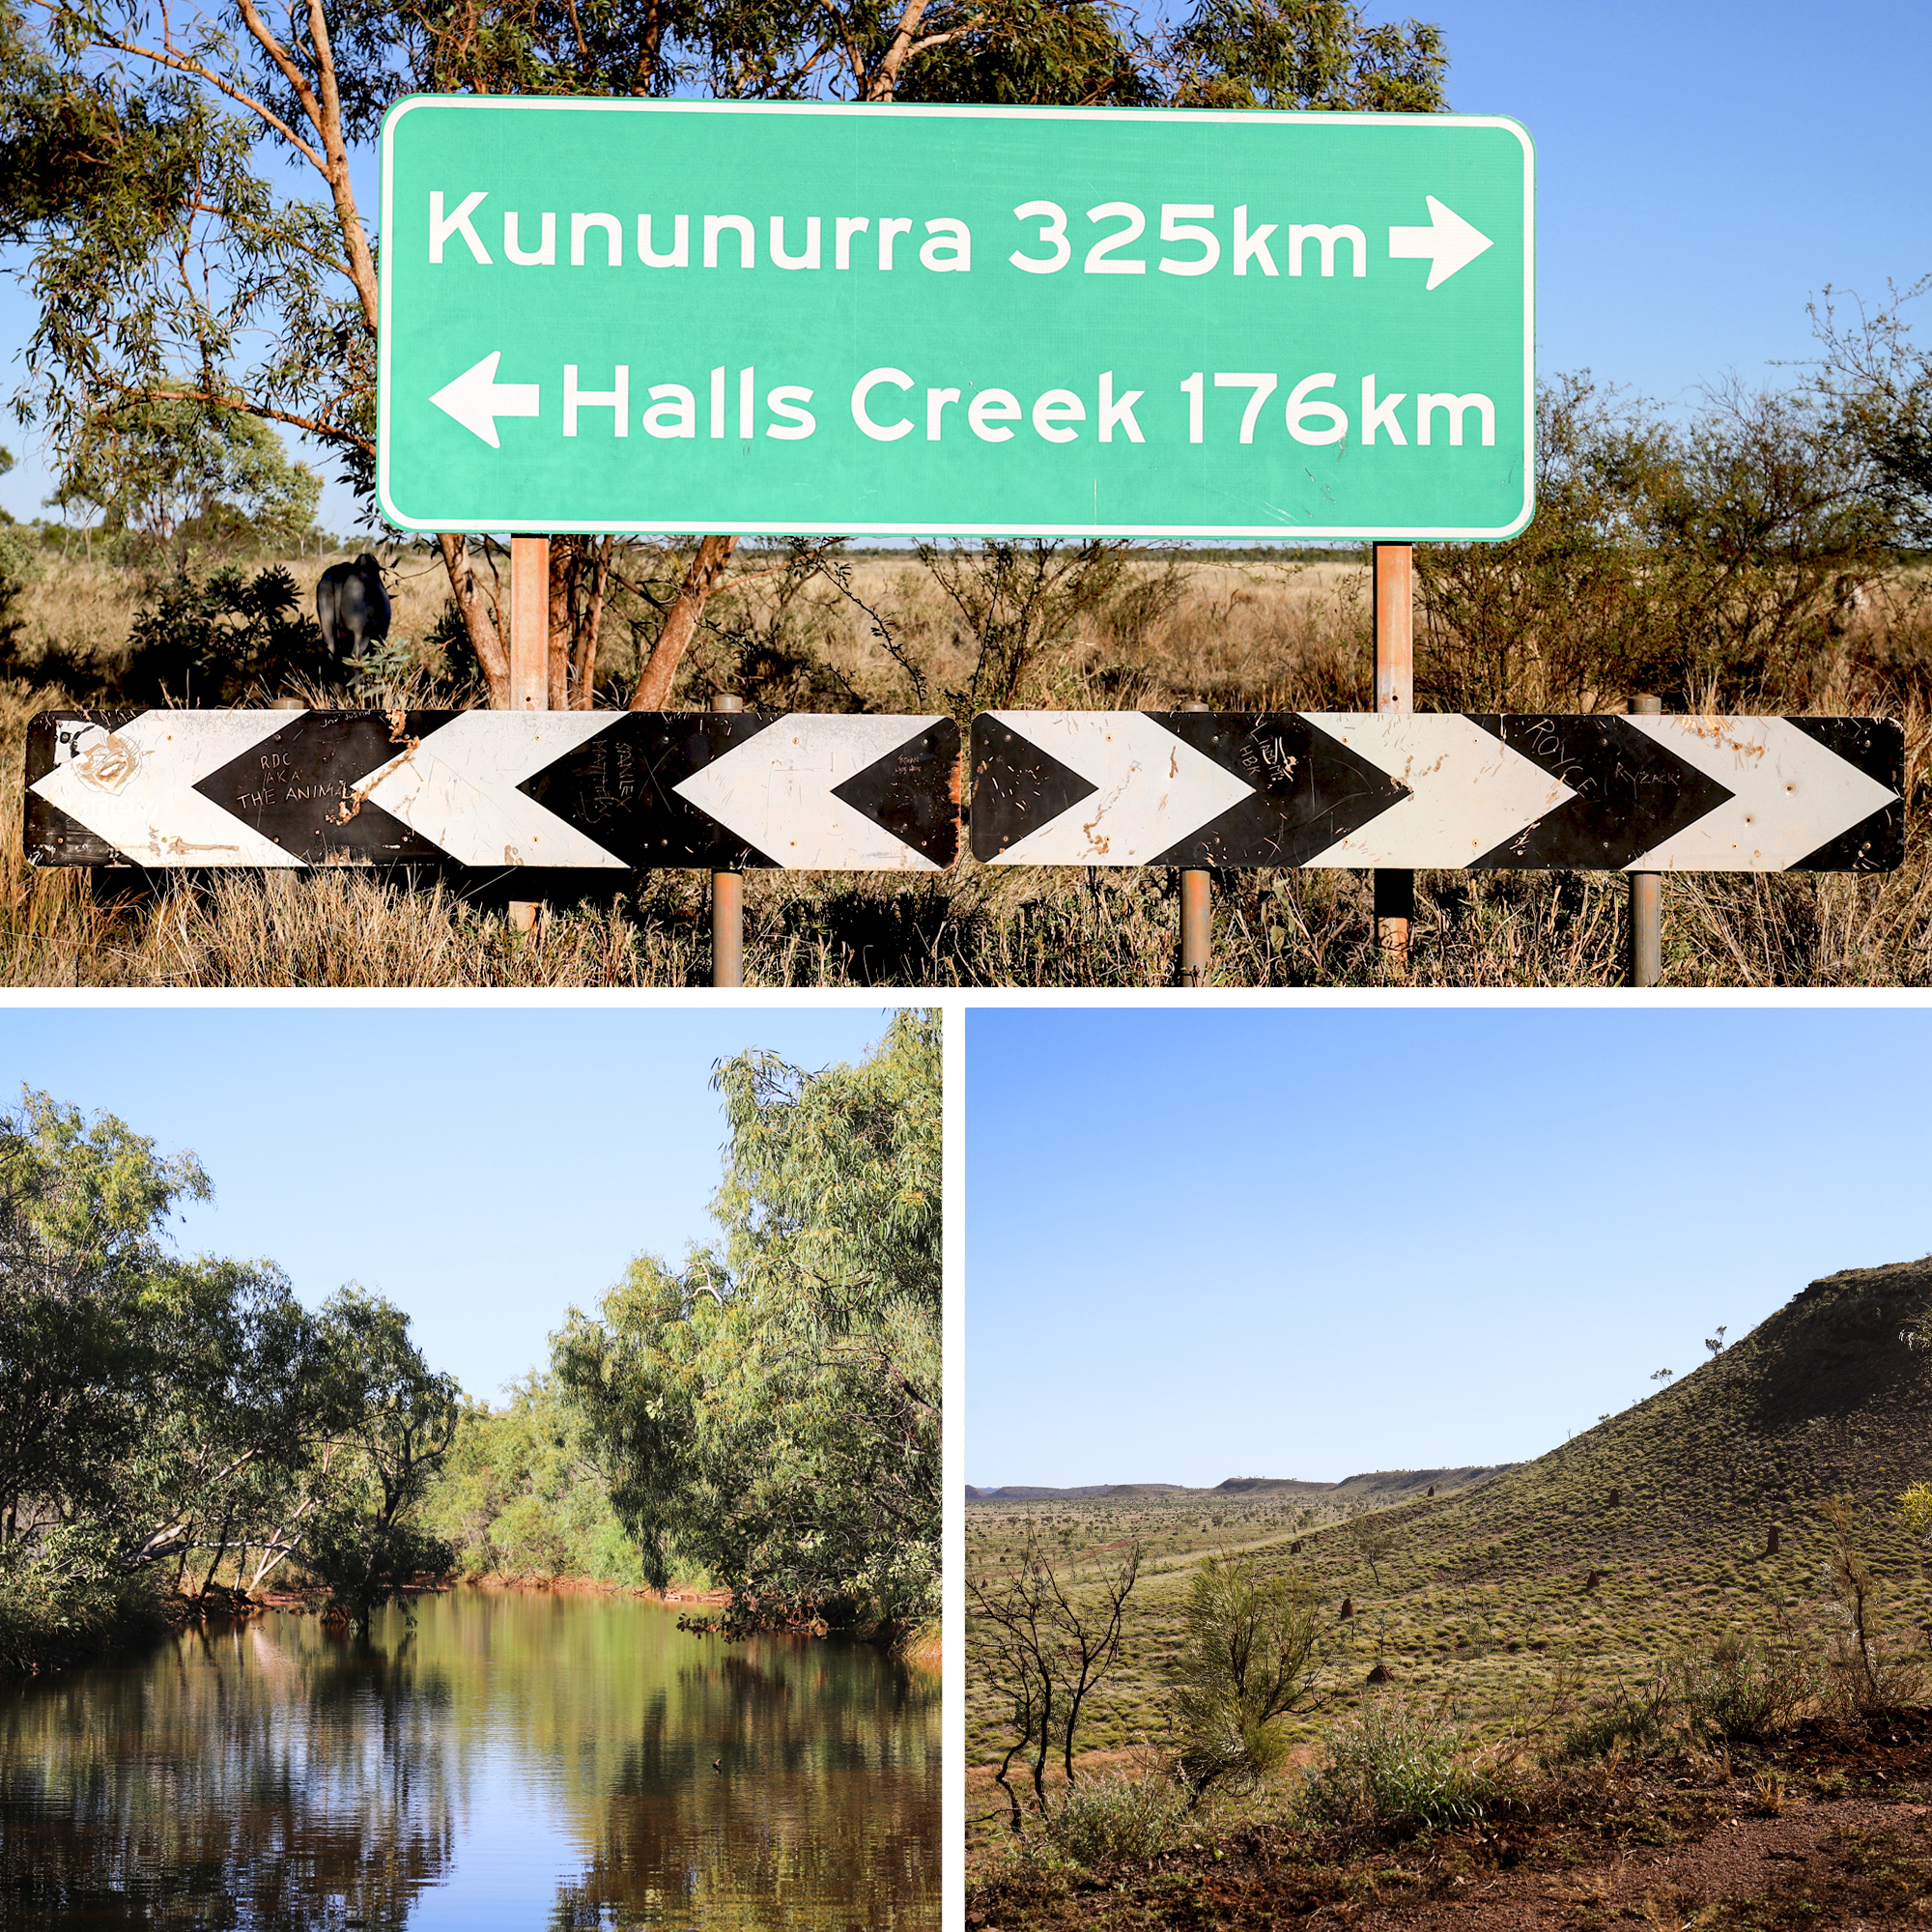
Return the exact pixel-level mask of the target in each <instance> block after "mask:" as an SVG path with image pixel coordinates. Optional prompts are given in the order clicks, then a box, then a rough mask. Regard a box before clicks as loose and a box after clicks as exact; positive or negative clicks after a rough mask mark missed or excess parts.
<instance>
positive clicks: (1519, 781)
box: [1302, 711, 1577, 868]
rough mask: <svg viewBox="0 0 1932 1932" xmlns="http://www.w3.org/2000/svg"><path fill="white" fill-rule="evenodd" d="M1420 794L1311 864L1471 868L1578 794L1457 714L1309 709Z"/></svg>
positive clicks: (1324, 726)
mask: <svg viewBox="0 0 1932 1932" xmlns="http://www.w3.org/2000/svg"><path fill="white" fill-rule="evenodd" d="M1302 716H1303V717H1304V718H1306V719H1307V720H1308V722H1309V723H1310V724H1311V725H1314V726H1315V728H1316V729H1317V730H1318V731H1325V732H1326V733H1327V734H1328V735H1329V737H1331V738H1339V739H1340V740H1341V741H1342V743H1343V744H1345V745H1347V746H1348V747H1349V749H1350V751H1352V752H1356V753H1360V755H1361V756H1363V757H1364V758H1366V759H1367V760H1368V761H1369V763H1370V764H1372V765H1375V766H1377V767H1378V768H1379V769H1380V770H1382V771H1384V772H1386V773H1387V774H1388V775H1389V777H1390V778H1392V779H1394V780H1396V781H1398V782H1399V783H1401V784H1406V786H1407V787H1408V788H1409V791H1410V793H1411V796H1410V797H1408V798H1405V799H1401V800H1399V801H1398V802H1397V803H1396V804H1394V805H1392V806H1390V807H1389V809H1388V810H1386V811H1384V812H1380V813H1378V815H1377V816H1376V817H1374V818H1372V819H1371V820H1370V821H1369V822H1368V824H1366V825H1363V826H1358V827H1357V828H1356V829H1355V830H1354V831H1353V832H1351V833H1350V834H1349V836H1348V837H1347V838H1340V839H1337V840H1336V842H1335V843H1334V844H1333V845H1330V846H1329V847H1327V849H1326V850H1325V851H1321V852H1318V853H1317V854H1316V855H1315V857H1314V858H1312V859H1309V860H1307V861H1306V862H1305V863H1306V864H1308V865H1310V866H1388V867H1398V868H1413V867H1423V866H1429V867H1435V866H1442V867H1451V866H1466V865H1468V864H1469V863H1470V862H1471V861H1472V860H1476V859H1480V858H1481V857H1482V856H1483V854H1484V853H1485V852H1493V851H1494V850H1495V849H1496V847H1497V846H1498V845H1500V844H1501V843H1502V842H1503V840H1504V839H1505V838H1509V837H1511V835H1512V834H1514V833H1518V832H1520V831H1521V830H1522V828H1523V827H1524V826H1525V825H1532V824H1534V823H1535V822H1536V820H1537V819H1539V818H1542V817H1544V816H1546V815H1547V814H1548V813H1549V812H1552V811H1554V810H1556V808H1557V807H1558V806H1559V805H1562V804H1563V803H1564V802H1565V801H1566V800H1568V799H1572V798H1575V797H1576V796H1577V794H1576V793H1575V792H1574V791H1572V790H1571V788H1570V787H1569V786H1568V785H1567V784H1565V783H1564V782H1563V781H1562V780H1561V779H1558V778H1552V777H1551V776H1550V775H1549V774H1548V772H1546V771H1544V770H1543V769H1542V767H1541V766H1538V765H1533V764H1531V763H1530V761H1529V760H1528V759H1527V758H1525V757H1523V756H1522V755H1521V754H1520V753H1517V752H1514V751H1512V750H1511V749H1510V748H1509V746H1507V745H1505V744H1504V743H1503V741H1502V740H1501V739H1500V738H1498V737H1496V736H1495V735H1494V734H1493V733H1492V732H1489V731H1485V730H1484V729H1483V727H1482V726H1481V725H1476V724H1472V723H1471V722H1470V721H1469V720H1468V719H1467V718H1464V717H1462V716H1461V715H1460V714H1458V713H1456V712H1451V711H1371V712H1360V713H1349V714H1346V715H1341V716H1337V715H1334V714H1325V715H1324V714H1322V713H1320V712H1303V713H1302Z"/></svg>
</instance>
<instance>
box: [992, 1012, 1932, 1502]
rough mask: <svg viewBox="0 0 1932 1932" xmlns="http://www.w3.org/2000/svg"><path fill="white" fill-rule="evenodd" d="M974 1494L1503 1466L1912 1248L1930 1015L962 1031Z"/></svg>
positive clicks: (1305, 1016)
mask: <svg viewBox="0 0 1932 1932" xmlns="http://www.w3.org/2000/svg"><path fill="white" fill-rule="evenodd" d="M965 1093H966V1113H967V1135H966V1170H967V1214H966V1230H965V1237H966V1250H965V1271H966V1282H967V1298H966V1337H967V1341H966V1385H967V1405H966V1411H965V1435H966V1454H965V1467H964V1469H963V1471H962V1472H961V1474H962V1475H963V1478H964V1480H965V1481H967V1482H970V1483H974V1484H977V1485H979V1486H980V1487H981V1488H989V1489H990V1488H998V1487H999V1486H1000V1485H1002V1484H1007V1483H1027V1484H1040V1485H1048V1486H1053V1487H1074V1486H1077V1485H1082V1484H1088V1483H1121V1482H1165V1483H1185V1484H1189V1485H1195V1486H1202V1485H1208V1484H1213V1483H1218V1482H1220V1481H1222V1480H1223V1479H1224V1478H1226V1477H1229V1476H1275V1477H1284V1476H1287V1477H1297V1478H1300V1479H1302V1480H1304V1481H1337V1480H1340V1479H1341V1478H1343V1477H1345V1476H1348V1475H1350V1474H1354V1473H1356V1472H1359V1471H1363V1470H1371V1469H1393V1468H1429V1467H1437V1466H1455V1465H1458V1464H1463V1463H1494V1462H1514V1461H1521V1460H1526V1459H1528V1458H1531V1457H1534V1456H1538V1455H1541V1454H1542V1453H1543V1452H1544V1451H1545V1450H1547V1449H1549V1448H1552V1447H1554V1446H1555V1445H1556V1444H1558V1443H1560V1442H1562V1441H1563V1440H1564V1438H1565V1437H1566V1436H1567V1435H1570V1434H1572V1433H1574V1432H1576V1431H1578V1430H1581V1429H1587V1428H1589V1427H1590V1426H1591V1425H1592V1424H1594V1423H1595V1421H1596V1420H1597V1418H1598V1416H1599V1415H1600V1414H1603V1413H1605V1412H1614V1411H1615V1410H1617V1409H1620V1408H1622V1407H1624V1406H1627V1405H1628V1404H1630V1403H1631V1402H1633V1401H1635V1400H1637V1399H1639V1398H1641V1397H1644V1396H1648V1395H1650V1394H1652V1393H1654V1392H1655V1385H1654V1384H1653V1383H1652V1382H1651V1381H1650V1379H1649V1378H1650V1376H1651V1374H1652V1372H1653V1371H1655V1370H1657V1369H1660V1368H1669V1369H1673V1370H1675V1371H1676V1372H1677V1373H1678V1374H1679V1375H1680V1376H1682V1375H1684V1374H1687V1373H1689V1372H1690V1370H1692V1369H1694V1368H1695V1367H1696V1366H1697V1364H1698V1363H1700V1362H1702V1361H1703V1360H1705V1359H1706V1356H1705V1350H1704V1346H1703V1345H1704V1340H1705V1338H1706V1337H1715V1336H1716V1334H1717V1329H1718V1324H1719V1323H1723V1324H1724V1325H1725V1326H1726V1327H1727V1329H1728V1331H1729V1334H1728V1340H1730V1341H1736V1340H1737V1339H1739V1338H1740V1337H1742V1336H1743V1335H1745V1334H1746V1333H1747V1331H1748V1330H1749V1329H1750V1328H1751V1327H1752V1326H1754V1325H1755V1324H1756V1323H1757V1322H1759V1321H1763V1320H1764V1318H1765V1317H1766V1316H1768V1315H1770V1314H1771V1313H1772V1312H1773V1311H1774V1310H1775V1309H1776V1308H1778V1307H1779V1306H1781V1305H1782V1304H1783V1303H1784V1302H1785V1301H1787V1300H1789V1299H1790V1297H1791V1296H1792V1295H1794V1294H1796V1293H1798V1292H1799V1291H1800V1290H1801V1289H1803V1288H1804V1286H1805V1285H1806V1283H1808V1282H1810V1281H1812V1280H1815V1279H1816V1278H1817V1277H1819V1276H1820V1275H1824V1274H1830V1273H1834V1272H1836V1271H1837V1270H1838V1269H1840V1268H1847V1267H1861V1266H1870V1265H1875V1264H1883V1263H1887V1262H1896V1261H1908V1260H1915V1259H1917V1258H1918V1257H1919V1256H1921V1255H1923V1254H1925V1253H1926V1251H1927V1249H1928V1248H1932V1190H1928V1188H1927V1186H1926V1179H1925V1174H1926V1165H1925V1163H1926V1125H1925V1118H1926V1116H1925V1107H1926V1095H1927V1094H1928V1093H1932V1009H1888V1010H1873V1009H1847V1008H1839V1009H1827V1008H1809V1009H1792V1008H1788V1007H1787V1008H1779V1009H1758V1010H1737V1009H1683V1008H1670V1009H1653V1010H1644V1009H1635V1008H1628V1007H1624V1008H1617V1009H1596V1010H1589V1011H1584V1010H1577V1009H1567V1008H1565V1009H1549V1008H1545V1009H1520V1008H1519V1009H1442V1008H1437V1009H1426V1010H1418V1009H1404V1010H1390V1009H1386V1008H1381V1009H1376V1008H1353V1009H1332V1008H1331V1009H1313V1008H1291V1009H1239V1010H1235V1009H1214V1010H1205V1011H1200V1012H1193V1013H1186V1012H1179V1011H1173V1010H1152V1009H1103V1010H1091V1009H1090V1010H1087V1011H1075V1010H1069V1009H1057V1010H1054V1011H1051V1012H1040V1011H1037V1010H1029V1009H993V1010H980V1011H975V1012H972V1013H970V1014H969V1015H968V1019H967V1028H966V1088H965Z"/></svg>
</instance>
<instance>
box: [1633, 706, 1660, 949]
mask: <svg viewBox="0 0 1932 1932" xmlns="http://www.w3.org/2000/svg"><path fill="white" fill-rule="evenodd" d="M1630 709H1631V716H1632V717H1634V718H1655V717H1657V716H1658V715H1659V714H1660V713H1661V712H1662V709H1663V700H1662V698H1661V697H1653V696H1649V695H1647V694H1646V695H1645V696H1640V697H1633V698H1632V699H1631V701H1630ZM1630 882H1631V885H1630V982H1631V984H1632V985H1633V986H1655V985H1656V984H1658V982H1659V981H1660V980H1662V978H1663V894H1662V887H1663V880H1662V876H1661V875H1660V874H1658V873H1656V872H1633V873H1632V874H1631V875H1630Z"/></svg>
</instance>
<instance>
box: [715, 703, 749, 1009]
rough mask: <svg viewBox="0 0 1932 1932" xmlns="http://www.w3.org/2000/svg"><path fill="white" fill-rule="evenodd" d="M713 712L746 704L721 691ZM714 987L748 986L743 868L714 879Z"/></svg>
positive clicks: (732, 710) (720, 873)
mask: <svg viewBox="0 0 1932 1932" xmlns="http://www.w3.org/2000/svg"><path fill="white" fill-rule="evenodd" d="M711 708H712V710H713V711H718V712H724V713H727V714H736V713H738V712H741V711H743V710H744V708H745V700H744V699H743V698H742V697H740V696H738V694H737V693H736V692H734V691H721V692H719V693H718V694H717V695H716V696H714V697H713V698H712V700H711ZM711 983H712V984H713V985H714V986H742V985H743V984H744V983H745V874H744V870H743V868H742V867H731V868H730V869H728V870H723V871H715V872H713V873H712V875H711Z"/></svg>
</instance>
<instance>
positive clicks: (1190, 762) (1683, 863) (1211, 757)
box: [971, 711, 1905, 872]
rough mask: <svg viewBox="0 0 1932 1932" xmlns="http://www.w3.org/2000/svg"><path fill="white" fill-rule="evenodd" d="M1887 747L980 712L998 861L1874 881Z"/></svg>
mask: <svg viewBox="0 0 1932 1932" xmlns="http://www.w3.org/2000/svg"><path fill="white" fill-rule="evenodd" d="M1904 759H1905V750H1904V736H1903V733H1902V731H1901V729H1900V727H1899V726H1898V725H1896V724H1895V723H1892V722H1889V721H1887V720H1882V719H1873V718H1718V717H1702V716H1700V717H1678V718H1664V717H1618V716H1608V715H1592V716H1584V717H1541V716H1509V717H1463V716H1459V715H1456V714H1454V713H1430V712H1411V713H1397V712H1381V713H1360V714H1356V713H1340V712H1261V713H1257V712H1239V713H1210V712H1186V711H1176V712H1137V711H989V712H983V713H981V714H980V717H978V718H977V719H975V720H974V723H973V741H972V754H971V775H972V798H973V811H972V834H973V851H974V854H975V856H976V857H978V858H979V859H980V860H982V861H984V862H986V863H987V864H990V865H1001V866H1187V867H1317V866H1324V867H1391V868H1395V869H1403V868H1412V869H1423V868H1434V867H1469V868H1487V867H1496V868H1507V869H1512V870H1520V871H1539V870H1551V869H1570V868H1573V867H1574V868H1577V869H1587V870H1609V871H1634V872H1776V871H1847V872H1864V871H1889V870H1890V869H1892V868H1893V867H1896V866H1897V865H1898V864H1899V863H1900V860H1901V859H1902V857H1903V853H1904V838H1905V814H1904V802H1903V798H1902V795H1901V794H1902V790H1903V784H1904Z"/></svg>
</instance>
